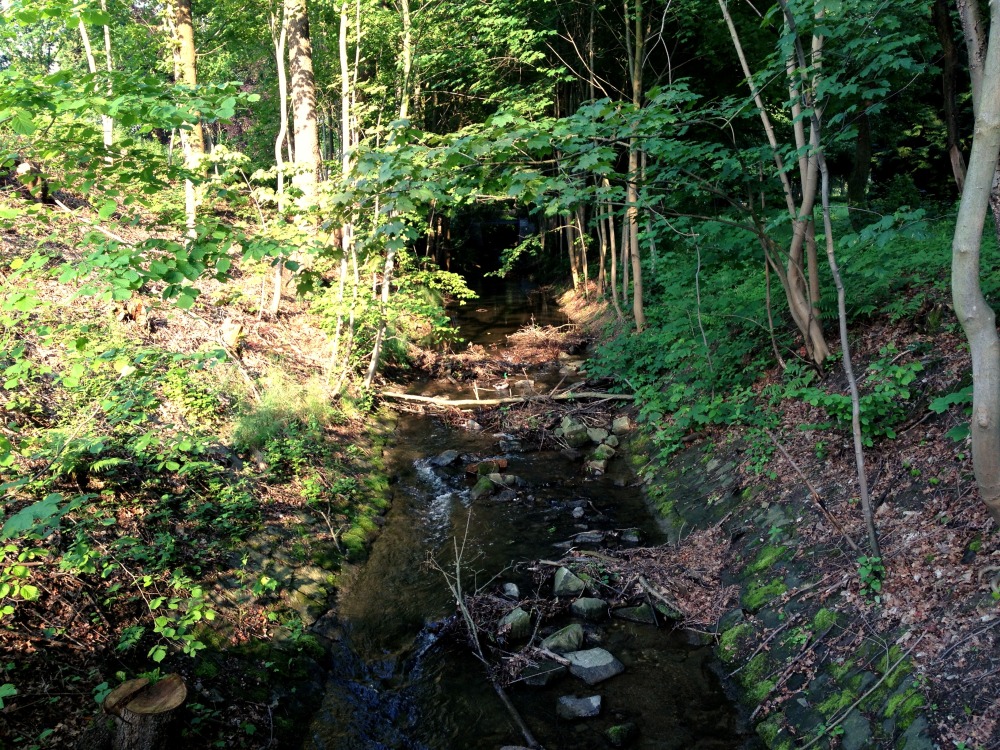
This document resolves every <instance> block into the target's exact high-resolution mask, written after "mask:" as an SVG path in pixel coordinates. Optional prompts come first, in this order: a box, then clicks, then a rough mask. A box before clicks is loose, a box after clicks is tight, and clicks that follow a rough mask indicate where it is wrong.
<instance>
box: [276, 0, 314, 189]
mask: <svg viewBox="0 0 1000 750" xmlns="http://www.w3.org/2000/svg"><path fill="white" fill-rule="evenodd" d="M284 12H285V18H284V22H285V34H286V39H287V43H288V67H289V70H290V73H291V81H292V90H291V94H292V135H293V140H294V141H295V174H294V175H293V176H292V186H293V187H295V188H296V189H298V190H299V191H300V192H301V194H302V195H301V198H300V205H301V206H303V207H304V208H308V207H310V206H312V205H313V204H314V203H315V198H316V182H317V181H318V179H319V163H320V157H319V126H318V124H317V119H316V78H315V76H314V75H313V61H312V42H311V41H310V39H309V13H308V9H307V7H306V0H285V2H284Z"/></svg>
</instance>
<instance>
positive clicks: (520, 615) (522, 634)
mask: <svg viewBox="0 0 1000 750" xmlns="http://www.w3.org/2000/svg"><path fill="white" fill-rule="evenodd" d="M497 631H498V632H499V633H500V634H501V635H504V634H506V636H507V639H508V640H512V641H520V640H524V639H525V638H528V637H529V636H530V635H531V615H529V614H528V613H527V612H525V611H524V610H523V609H521V608H520V607H516V608H514V609H512V610H511V611H510V612H508V613H507V614H505V615H504V616H503V617H501V618H500V624H499V626H498V627H497Z"/></svg>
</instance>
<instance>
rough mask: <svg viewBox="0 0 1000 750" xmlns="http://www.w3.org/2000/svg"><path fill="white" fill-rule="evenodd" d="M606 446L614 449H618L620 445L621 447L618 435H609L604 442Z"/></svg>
mask: <svg viewBox="0 0 1000 750" xmlns="http://www.w3.org/2000/svg"><path fill="white" fill-rule="evenodd" d="M604 444H605V445H609V446H611V447H612V448H617V447H618V446H619V445H621V441H620V440H619V439H618V436H617V435H608V436H607V438H605V440H604Z"/></svg>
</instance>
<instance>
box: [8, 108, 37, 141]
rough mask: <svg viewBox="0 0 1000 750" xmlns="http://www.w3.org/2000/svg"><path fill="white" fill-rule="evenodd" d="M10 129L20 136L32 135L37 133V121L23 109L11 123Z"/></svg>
mask: <svg viewBox="0 0 1000 750" xmlns="http://www.w3.org/2000/svg"><path fill="white" fill-rule="evenodd" d="M10 129H11V130H13V131H14V132H15V133H17V134H18V135H31V134H33V133H34V132H35V121H34V120H33V119H31V114H30V113H28V112H25V111H24V110H23V109H22V110H20V111H19V112H18V113H17V114H16V115H14V117H13V119H12V120H11V121H10Z"/></svg>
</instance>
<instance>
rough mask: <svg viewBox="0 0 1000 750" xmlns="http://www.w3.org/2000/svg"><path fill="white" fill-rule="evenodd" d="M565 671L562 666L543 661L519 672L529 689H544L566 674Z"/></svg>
mask: <svg viewBox="0 0 1000 750" xmlns="http://www.w3.org/2000/svg"><path fill="white" fill-rule="evenodd" d="M566 672H567V669H566V667H564V666H563V665H562V664H556V663H555V662H552V661H543V662H540V663H538V664H534V665H532V666H530V667H525V668H524V669H523V670H521V679H522V680H524V682H525V684H527V685H531V687H545V686H546V685H548V684H549V683H551V682H553V681H555V680H556V679H558V678H560V677H562V676H563V675H564V674H566Z"/></svg>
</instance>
